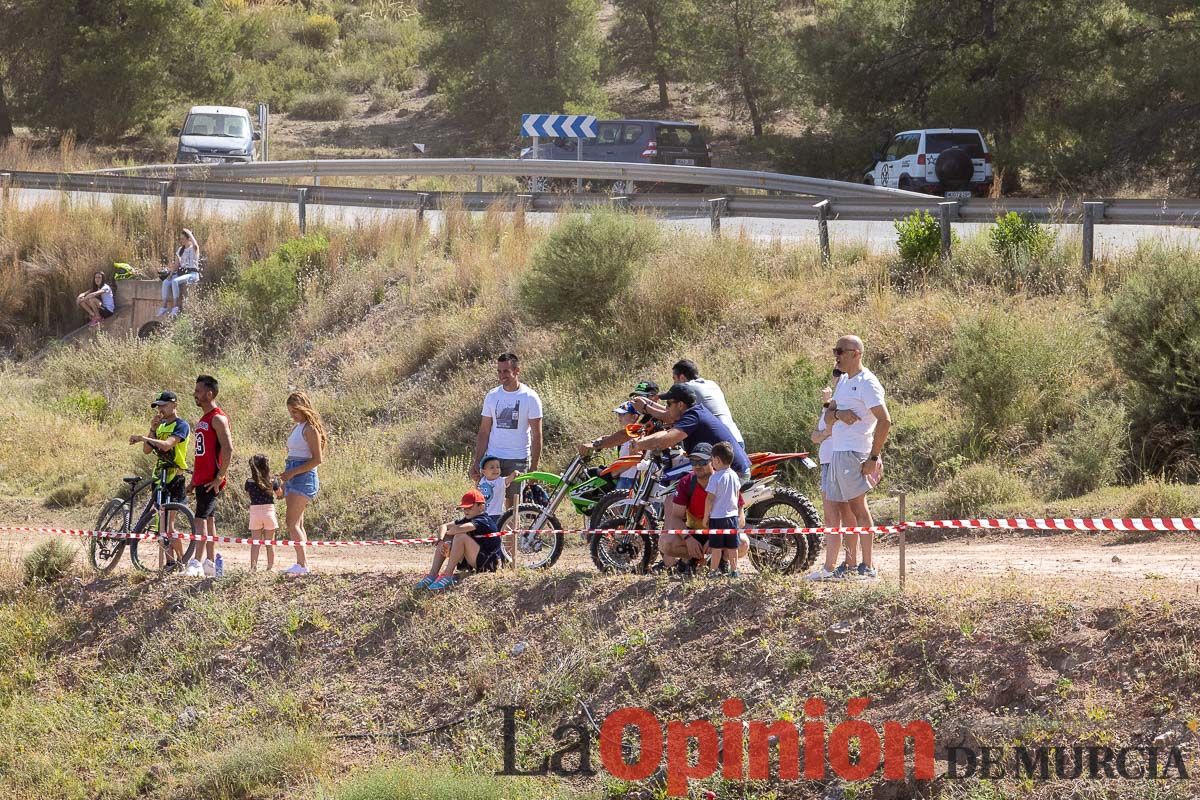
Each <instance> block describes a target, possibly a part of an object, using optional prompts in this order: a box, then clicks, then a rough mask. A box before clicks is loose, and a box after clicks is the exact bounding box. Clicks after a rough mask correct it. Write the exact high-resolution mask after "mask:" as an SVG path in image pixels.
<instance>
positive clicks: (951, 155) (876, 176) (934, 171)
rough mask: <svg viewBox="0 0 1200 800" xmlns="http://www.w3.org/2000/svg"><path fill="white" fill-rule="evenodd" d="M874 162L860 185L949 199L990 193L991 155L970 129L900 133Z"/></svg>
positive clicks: (928, 129) (979, 138)
mask: <svg viewBox="0 0 1200 800" xmlns="http://www.w3.org/2000/svg"><path fill="white" fill-rule="evenodd" d="M874 158H875V163H874V165H873V166H872V167H871V168H870V169H869V170H868V171H867V173H866V174H865V175H864V176H863V183H867V184H871V185H874V186H886V187H888V188H892V189H904V190H906V191H910V192H924V193H926V194H937V195H943V196H945V197H948V198H951V199H953V198H967V197H972V196H976V197H986V196H987V195H988V194H990V193H991V189H992V154H991V153H990V152H989V151H988V149H987V143H986V142H985V141H984V140H983V134H981V133H980V132H979V131H977V130H975V129H974V128H926V129H923V130H916V131H904V132H903V133H898V134H896V135H895V136H893V137H892V139H891V141H890V142H889V143H888V144H887V145H886V146H885V147H884V148H883V149H881V150H878V151H876V152H875V155H874Z"/></svg>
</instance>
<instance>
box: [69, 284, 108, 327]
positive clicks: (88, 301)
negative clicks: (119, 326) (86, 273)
mask: <svg viewBox="0 0 1200 800" xmlns="http://www.w3.org/2000/svg"><path fill="white" fill-rule="evenodd" d="M75 303H76V304H77V305H78V306H79V307H80V308H82V309H83V310H84V311H85V312H86V313H87V315H88V317H90V319H89V321H88V325H91V326H92V327H93V328H94V327H96V326H97V325H99V324H100V323H101V322H102V321H103V320H106V319H108V318H109V317H111V316H112V315H113V314H114V313H115V312H116V305H115V304H114V302H113V290H112V287H111V286H109V284H108V281H107V280H106V279H105V277H104V273H103V272H99V271H97V272H94V273H92V288H91V291H87V292H83V293H82V294H80V295H79V296H78V297H76V298H75Z"/></svg>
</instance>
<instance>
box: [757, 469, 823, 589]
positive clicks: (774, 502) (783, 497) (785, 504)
mask: <svg viewBox="0 0 1200 800" xmlns="http://www.w3.org/2000/svg"><path fill="white" fill-rule="evenodd" d="M774 492H775V496H774V497H772V498H771V499H770V500H763V501H760V502H758V503H755V504H754V505H752V506H750V507H749V508H748V509H746V525H747V527H751V528H754V527H763V528H777V527H784V526H782V525H760V524H759V522H760V521H761V520H763V519H765V518H767V517H768V515H769V516H771V517H787V518H788V519H790V520H791V521H792V522H799V523H801V524H800V526H799V527H803V528H819V527H821V515H820V513H819V512H818V511H817V508H816V506H814V505H813V504H812V501H811V500H809V499H808V498H807V497H805V496H804V495H803V494H801V493H800V492H797V491H796V490H794V489H787V488H783V487H780V488H777V489H775V490H774ZM805 538H807V539H808V552H807V554H806V556H805V561H804V563H803V564H802V565H800V567H798V568H797V569H795V570H792V571H793V572H796V571H799V570H802V569H808V568H809V567H811V566H812V565H813V563H814V562H815V561H816V560H817V555H818V553H819V552H820V550H821V537H820V536H819V535H817V534H815V533H808V534H805Z"/></svg>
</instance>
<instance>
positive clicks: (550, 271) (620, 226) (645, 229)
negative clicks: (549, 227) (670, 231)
mask: <svg viewBox="0 0 1200 800" xmlns="http://www.w3.org/2000/svg"><path fill="white" fill-rule="evenodd" d="M658 241H659V233H658V228H657V226H656V225H655V224H654V223H653V222H652V221H650V220H648V219H645V218H644V217H639V216H636V215H633V214H625V213H622V212H618V211H600V212H596V213H593V214H588V215H584V214H572V215H571V216H569V217H567V218H566V219H565V220H563V221H562V222H561V223H559V225H558V226H557V227H555V229H554V230H553V231H551V233H550V235H549V236H547V237H546V238H545V239H543V240H542V241H541V242H540V243H539V244H538V246H537V248H536V249H535V250H534V252H533V257H532V259H531V264H530V268H529V270H528V272H526V274H525V277H524V279H523V280H522V282H521V285H520V290H519V291H520V300H521V305H522V307H523V309H524V310H525V312H526V313H527V314H528V315H529V316H530V317H532V318H533V319H536V320H538V321H540V322H560V323H566V324H569V325H572V326H575V327H585V326H587V325H589V324H594V323H599V322H607V321H609V320H610V319H611V318H612V315H613V312H614V311H615V308H614V302H613V301H614V300H615V299H616V298H618V297H620V296H621V294H622V293H623V292H624V291H625V289H626V288H627V287H628V286H629V285H630V284H631V283H632V282H633V280H634V278H635V277H636V275H637V271H638V267H639V266H640V265H641V264H642V262H643V261H644V260H645V259H646V257H647V255H648V254H649V253H650V252H651V251H652V250H654V249H655V248H656V247H657V244H658Z"/></svg>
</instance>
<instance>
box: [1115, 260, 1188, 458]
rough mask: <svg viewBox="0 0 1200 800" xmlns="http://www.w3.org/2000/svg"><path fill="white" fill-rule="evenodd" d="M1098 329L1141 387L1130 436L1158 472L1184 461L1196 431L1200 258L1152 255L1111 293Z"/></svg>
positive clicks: (1128, 375)
mask: <svg viewBox="0 0 1200 800" xmlns="http://www.w3.org/2000/svg"><path fill="white" fill-rule="evenodd" d="M1104 329H1105V333H1106V335H1107V337H1108V343H1109V348H1110V349H1111V351H1112V354H1113V359H1114V361H1115V362H1116V365H1117V367H1118V368H1119V369H1120V370H1121V371H1122V372H1123V373H1124V374H1125V375H1126V376H1127V377H1128V378H1129V379H1130V380H1131V381H1133V383H1134V384H1136V385H1137V386H1138V387H1139V389H1140V392H1139V394H1140V397H1139V402H1137V403H1136V404H1135V405H1134V407H1133V414H1134V422H1135V429H1136V430H1135V435H1138V437H1139V438H1142V437H1145V438H1146V439H1148V440H1149V441H1148V442H1147V446H1146V452H1147V453H1148V463H1147V464H1145V465H1144V466H1145V467H1147V468H1149V469H1151V470H1157V469H1161V468H1166V467H1172V468H1173V466H1174V465H1176V464H1177V463H1178V462H1180V461H1183V460H1187V459H1189V458H1190V457H1191V455H1192V454H1193V453H1194V452H1195V447H1194V445H1195V436H1196V434H1195V431H1196V430H1197V429H1200V391H1197V387H1200V257H1198V256H1197V255H1196V254H1195V253H1191V252H1188V253H1185V252H1176V251H1164V250H1155V251H1153V252H1151V253H1149V254H1148V255H1147V257H1146V258H1145V260H1144V261H1143V262H1142V264H1140V265H1139V266H1138V268H1137V269H1136V270H1134V271H1133V272H1132V273H1131V274H1130V275H1129V277H1128V279H1127V280H1126V281H1125V283H1124V285H1123V286H1121V288H1120V289H1119V290H1118V291H1117V292H1116V294H1115V295H1114V297H1113V299H1112V302H1111V304H1110V305H1109V307H1108V309H1107V311H1105V313H1104Z"/></svg>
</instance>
